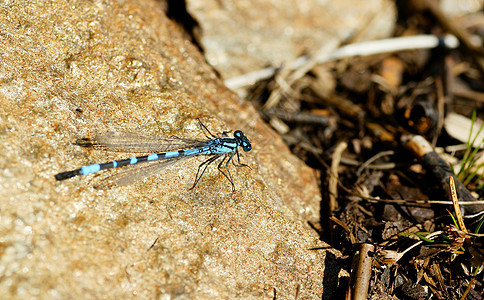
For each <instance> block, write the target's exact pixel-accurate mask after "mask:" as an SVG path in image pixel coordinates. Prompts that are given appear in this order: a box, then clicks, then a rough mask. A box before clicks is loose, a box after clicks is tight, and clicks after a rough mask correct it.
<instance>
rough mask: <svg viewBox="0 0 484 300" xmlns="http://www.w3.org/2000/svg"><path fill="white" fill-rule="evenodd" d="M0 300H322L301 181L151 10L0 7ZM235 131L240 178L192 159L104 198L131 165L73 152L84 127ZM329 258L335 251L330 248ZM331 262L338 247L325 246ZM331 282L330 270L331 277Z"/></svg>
mask: <svg viewBox="0 0 484 300" xmlns="http://www.w3.org/2000/svg"><path fill="white" fill-rule="evenodd" d="M0 32H1V34H0V60H1V63H0V103H1V105H0V107H1V109H0V153H1V154H0V210H1V215H0V228H2V230H1V233H0V254H1V256H0V278H2V280H0V298H4V299H5V298H29V297H42V298H77V299H80V298H101V297H107V298H131V297H135V296H136V297H140V298H142V299H145V298H155V297H156V298H162V297H163V298H165V297H170V298H171V297H178V298H180V297H182V298H234V297H237V298H256V297H265V298H269V297H271V298H272V297H273V296H274V295H275V294H277V295H278V296H281V295H283V296H284V297H295V295H296V294H297V295H298V297H304V298H320V297H321V295H322V294H323V292H324V291H329V290H331V288H332V287H331V286H324V287H323V280H325V278H324V277H325V275H324V274H326V276H328V274H332V272H336V274H337V270H325V266H324V263H325V254H326V252H325V250H311V249H312V248H318V247H319V248H321V247H323V248H324V247H327V245H326V244H325V243H323V242H321V241H320V240H319V238H318V235H317V234H316V232H315V231H313V230H312V229H311V228H310V226H308V222H317V221H318V218H319V201H320V193H319V191H318V187H317V184H316V179H315V175H314V173H313V172H312V171H311V170H310V169H309V168H307V167H305V166H304V165H303V163H302V162H301V161H299V160H298V159H296V158H295V157H294V156H293V155H291V154H290V152H289V151H288V149H287V147H286V146H285V145H284V144H283V142H282V141H281V140H280V138H279V137H278V136H277V135H276V134H275V133H274V132H272V131H271V130H269V129H268V128H267V126H265V125H264V124H263V123H262V122H261V120H260V118H259V117H258V114H257V112H256V111H255V110H254V109H253V108H252V107H251V106H250V105H249V104H247V103H246V102H245V101H244V100H242V99H240V98H238V97H237V96H236V95H235V94H233V93H232V92H230V91H229V90H227V89H226V88H225V87H224V86H223V84H222V81H221V80H220V79H218V78H217V76H216V74H215V73H214V72H213V71H212V69H211V68H210V67H209V66H207V65H206V64H205V62H204V59H203V57H202V56H201V55H200V54H199V52H198V50H197V48H196V47H194V46H193V45H192V44H191V43H190V42H188V41H187V40H186V38H185V37H184V34H183V33H182V32H181V30H180V27H179V26H177V25H176V24H174V23H173V22H172V21H171V20H170V19H168V18H167V17H166V16H165V15H164V13H163V11H162V9H161V8H160V6H159V4H158V3H157V2H156V1H149V0H148V1H141V2H140V1H134V0H126V1H112V2H111V1H103V2H97V1H80V2H71V1H69V2H62V1H52V2H45V1H28V2H24V1H8V2H3V3H2V4H0ZM197 118H199V119H201V120H202V121H203V122H204V123H205V125H207V127H208V128H209V129H210V130H211V131H212V132H214V133H220V132H222V131H224V130H228V129H233V130H235V129H241V130H243V131H244V132H245V134H246V135H247V136H248V137H249V139H250V140H251V142H252V144H253V150H252V151H251V152H248V153H242V154H241V161H242V162H243V163H245V164H247V165H249V166H250V169H249V168H244V167H236V166H233V165H232V164H230V165H229V168H230V170H231V172H232V175H233V177H234V182H235V187H236V191H235V192H234V193H232V188H231V185H230V184H229V182H228V181H227V180H226V179H225V177H224V176H223V175H222V174H220V172H218V170H217V168H216V166H213V167H212V168H209V170H208V171H207V174H205V176H204V177H203V178H202V180H201V181H200V183H199V184H198V186H197V187H196V188H195V189H193V190H189V188H190V187H191V185H192V183H193V180H194V177H195V172H196V169H197V166H198V164H199V163H200V162H202V161H203V160H202V159H198V160H197V159H192V160H190V161H187V162H183V163H180V164H178V165H175V166H172V167H170V168H167V169H166V171H164V172H161V173H160V174H159V175H156V176H152V177H150V178H148V179H146V180H144V181H141V182H138V183H135V184H132V185H129V186H123V187H115V188H112V189H107V190H96V189H94V187H93V186H94V185H95V184H96V183H99V182H102V180H103V179H104V177H105V176H107V175H109V174H113V173H115V172H109V171H105V172H102V173H99V175H97V174H93V175H88V176H82V177H76V178H72V179H69V180H66V181H61V182H56V181H55V179H54V175H55V174H56V173H58V172H62V171H67V170H71V169H75V168H79V167H81V166H83V165H86V164H91V163H99V162H107V161H111V160H113V159H122V158H129V157H131V156H133V155H134V154H133V153H127V154H123V153H109V152H104V151H99V150H91V149H85V148H81V147H78V146H76V145H74V144H73V142H74V141H75V140H76V139H78V138H82V137H92V136H93V135H94V134H96V133H98V132H101V133H102V132H107V131H117V132H130V133H137V134H141V135H158V136H171V135H177V136H180V137H190V138H193V137H196V138H204V135H203V133H202V132H201V131H200V129H199V128H198V125H197V124H198V121H197ZM333 252H334V251H333ZM335 253H336V252H335ZM334 276H336V275H334Z"/></svg>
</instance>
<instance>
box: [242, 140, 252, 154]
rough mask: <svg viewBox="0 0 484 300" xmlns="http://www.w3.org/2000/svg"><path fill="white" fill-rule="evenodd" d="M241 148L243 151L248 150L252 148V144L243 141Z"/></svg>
mask: <svg viewBox="0 0 484 300" xmlns="http://www.w3.org/2000/svg"><path fill="white" fill-rule="evenodd" d="M242 149H244V151H245V152H249V151H250V150H252V145H251V144H247V143H246V142H244V144H243V145H242Z"/></svg>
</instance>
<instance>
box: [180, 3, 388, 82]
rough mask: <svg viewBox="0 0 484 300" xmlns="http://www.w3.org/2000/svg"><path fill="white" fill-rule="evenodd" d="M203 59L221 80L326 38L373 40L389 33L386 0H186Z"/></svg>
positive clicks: (309, 49)
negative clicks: (199, 31)
mask: <svg viewBox="0 0 484 300" xmlns="http://www.w3.org/2000/svg"><path fill="white" fill-rule="evenodd" d="M187 9H188V11H189V12H190V13H191V14H192V15H193V16H194V18H195V19H196V20H197V21H198V23H199V26H200V28H201V32H202V34H201V37H200V44H201V46H202V48H203V49H204V51H205V56H206V57H207V61H208V62H209V63H210V64H211V65H212V66H214V68H215V69H217V71H218V72H219V73H220V74H221V76H222V78H223V79H224V80H225V79H230V78H232V77H235V76H240V75H242V74H245V73H248V72H251V71H255V70H259V69H262V68H265V67H268V66H272V67H279V66H280V65H281V64H283V63H287V62H292V61H293V60H294V59H295V58H296V57H299V56H301V55H304V54H308V53H314V52H316V51H317V50H318V49H320V48H321V47H323V45H325V44H326V43H328V41H329V40H330V39H333V38H334V39H337V40H338V41H340V42H341V43H347V42H358V41H366V40H375V39H380V38H385V37H388V36H389V35H391V34H392V33H393V30H394V24H395V20H396V17H397V16H396V9H395V3H394V1H389V0H369V1H364V2H363V1H355V0H340V1H319V0H302V1H301V0H286V1H273V0H222V1H220V0H187Z"/></svg>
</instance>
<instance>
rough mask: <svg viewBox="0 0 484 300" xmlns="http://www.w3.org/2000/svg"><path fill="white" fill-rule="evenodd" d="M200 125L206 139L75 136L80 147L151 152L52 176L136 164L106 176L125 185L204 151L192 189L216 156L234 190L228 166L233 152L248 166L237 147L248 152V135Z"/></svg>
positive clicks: (238, 131) (128, 134)
mask: <svg viewBox="0 0 484 300" xmlns="http://www.w3.org/2000/svg"><path fill="white" fill-rule="evenodd" d="M200 125H201V128H202V129H203V130H204V131H205V132H206V134H205V135H206V136H207V137H210V138H209V139H205V140H203V139H187V138H179V137H169V138H164V137H143V136H138V135H135V134H131V133H112V132H109V133H104V134H100V135H97V136H95V137H94V138H93V139H88V138H85V139H80V140H77V141H76V144H77V145H79V146H81V147H99V148H104V149H107V150H114V151H124V152H147V153H150V152H151V153H153V154H150V155H146V156H135V157H131V158H128V159H122V160H114V161H111V162H106V163H101V164H92V165H87V166H83V167H81V168H79V169H75V170H72V171H67V172H62V173H58V174H56V175H55V179H57V180H66V179H69V178H72V177H75V176H82V175H88V174H92V173H97V172H99V171H102V170H107V169H113V168H121V167H124V166H129V165H139V167H138V168H128V169H126V170H125V171H123V172H120V173H118V174H115V175H113V176H111V177H109V179H110V183H111V184H114V185H127V184H130V183H134V182H136V181H139V180H141V179H144V178H146V177H148V176H151V175H153V174H156V173H158V172H160V171H161V170H162V169H163V168H165V167H167V166H169V165H172V164H174V163H177V162H180V161H183V160H185V159H188V158H191V157H195V156H199V155H206V156H210V157H209V158H208V159H207V160H205V161H204V162H203V163H201V164H200V165H199V166H198V170H197V173H196V175H195V182H194V183H193V186H192V187H191V189H193V188H195V187H196V185H197V184H198V182H199V180H200V178H201V177H202V176H203V174H204V173H205V171H206V169H207V167H208V166H209V165H210V164H212V163H213V162H215V161H216V160H217V159H219V158H222V160H221V161H220V163H219V164H218V169H219V170H220V172H221V173H222V174H224V176H225V177H226V178H227V179H228V180H229V181H230V183H231V184H232V190H233V191H235V185H234V181H233V178H232V175H231V174H230V170H229V167H228V166H229V163H230V161H232V159H233V157H234V155H237V161H238V163H239V165H241V166H247V165H245V164H242V163H241V162H240V156H239V147H241V148H242V149H243V150H244V151H245V152H249V151H250V150H251V149H252V145H251V143H250V141H249V139H248V138H247V137H246V136H245V135H244V133H243V132H242V131H240V130H237V131H235V132H234V135H233V137H229V136H227V134H225V133H224V135H223V136H219V137H217V136H215V135H213V134H212V133H211V132H210V131H209V130H208V129H207V127H205V125H203V123H202V122H200ZM207 133H208V135H207ZM224 163H225V164H224ZM222 167H223V168H224V169H225V170H226V173H225V172H224V171H223V170H222Z"/></svg>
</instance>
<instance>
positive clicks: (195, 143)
mask: <svg viewBox="0 0 484 300" xmlns="http://www.w3.org/2000/svg"><path fill="white" fill-rule="evenodd" d="M207 142H208V140H199V139H186V138H179V137H169V138H165V137H147V136H140V135H137V134H133V133H127V132H106V133H102V134H98V135H96V136H95V137H94V138H92V139H89V138H85V139H80V140H77V141H76V144H77V145H79V146H82V147H96V148H102V149H106V150H111V151H120V152H144V153H145V152H151V153H160V152H166V151H173V150H178V149H183V148H195V147H202V146H205V145H206V144H207Z"/></svg>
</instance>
